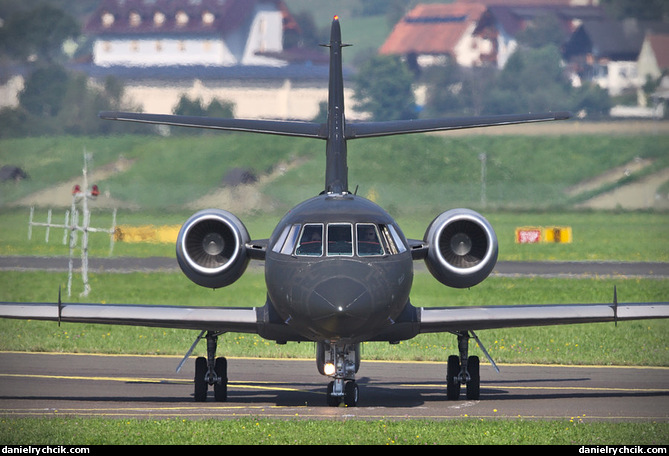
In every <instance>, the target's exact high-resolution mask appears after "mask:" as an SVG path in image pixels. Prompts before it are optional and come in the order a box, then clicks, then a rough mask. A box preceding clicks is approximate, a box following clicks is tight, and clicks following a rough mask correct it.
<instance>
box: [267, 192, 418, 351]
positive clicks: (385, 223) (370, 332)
mask: <svg viewBox="0 0 669 456" xmlns="http://www.w3.org/2000/svg"><path fill="white" fill-rule="evenodd" d="M265 261H266V263H265V280H266V284H267V291H268V298H269V300H270V302H271V304H272V305H273V306H274V309H275V310H276V311H277V313H278V314H279V316H280V317H281V319H282V320H283V321H284V322H286V323H287V325H288V326H289V327H290V328H291V329H292V330H293V331H294V332H296V333H298V334H300V335H301V336H302V337H304V338H306V339H307V340H315V341H328V342H337V343H355V342H360V341H364V340H370V339H373V338H374V336H375V335H377V334H378V333H380V332H382V331H383V329H384V328H386V327H389V326H390V325H392V324H393V322H394V319H396V318H397V316H398V315H400V313H401V312H402V310H403V309H404V308H405V306H406V305H407V304H408V301H409V292H410V290H411V285H412V282H413V261H412V257H411V253H410V251H409V249H408V246H407V242H406V239H405V237H404V235H403V233H402V232H401V231H400V229H399V227H398V226H397V224H396V223H395V221H394V220H393V218H392V217H391V216H390V215H389V214H388V213H387V212H386V211H384V210H383V209H382V208H381V207H379V206H378V205H376V204H375V203H373V202H371V201H369V200H367V199H365V198H362V197H360V196H355V195H352V194H348V193H345V194H325V195H320V196H317V197H315V198H312V199H309V200H307V201H305V202H304V203H302V204H300V205H298V206H296V207H295V208H294V209H292V210H291V211H290V212H288V214H287V215H286V216H285V217H284V218H283V219H282V220H281V221H280V222H279V224H278V225H277V228H276V229H275V230H274V233H273V234H272V236H271V238H270V240H269V245H268V248H267V253H266V259H265Z"/></svg>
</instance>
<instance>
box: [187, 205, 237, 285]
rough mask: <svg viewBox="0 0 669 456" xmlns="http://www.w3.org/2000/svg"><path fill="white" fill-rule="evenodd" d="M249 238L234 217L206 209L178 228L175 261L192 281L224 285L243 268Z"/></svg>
mask: <svg viewBox="0 0 669 456" xmlns="http://www.w3.org/2000/svg"><path fill="white" fill-rule="evenodd" d="M249 241H250V237H249V233H248V231H247V230H246V227H245V226H244V224H243V223H242V222H241V221H240V220H239V219H238V218H237V217H236V216H234V215H233V214H231V213H229V212H227V211H223V210H220V209H206V210H203V211H200V212H197V213H196V214H194V215H193V216H192V217H191V218H189V219H188V220H187V221H186V223H184V224H183V226H182V227H181V230H180V231H179V236H178V237H177V261H178V262H179V266H180V267H181V270H182V271H183V272H184V274H186V276H187V277H188V278H189V279H190V280H192V281H193V282H195V283H196V284H198V285H200V286H203V287H208V288H221V287H225V286H228V285H230V284H232V283H234V282H235V281H236V280H237V279H239V278H240V277H241V275H242V274H243V273H244V271H245V270H246V266H248V263H249V256H248V253H247V249H246V244H247V243H248V242H249Z"/></svg>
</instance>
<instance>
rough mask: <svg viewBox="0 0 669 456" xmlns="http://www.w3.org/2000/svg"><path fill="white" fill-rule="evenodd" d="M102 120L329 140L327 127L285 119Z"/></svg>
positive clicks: (117, 116) (105, 115)
mask: <svg viewBox="0 0 669 456" xmlns="http://www.w3.org/2000/svg"><path fill="white" fill-rule="evenodd" d="M99 117H100V118H101V119H105V120H122V121H126V122H139V123H150V124H159V125H171V126H175V127H194V128H209V129H214V130H229V131H244V132H249V133H265V134H270V135H283V136H299V137H304V138H317V139H326V138H327V134H326V131H325V126H324V125H322V124H319V123H313V122H296V121H284V120H259V119H226V118H220V117H200V116H177V115H168V114H143V113H133V112H115V111H103V112H101V113H100V114H99Z"/></svg>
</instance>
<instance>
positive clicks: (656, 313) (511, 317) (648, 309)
mask: <svg viewBox="0 0 669 456" xmlns="http://www.w3.org/2000/svg"><path fill="white" fill-rule="evenodd" d="M653 318H669V302H652V303H649V302H646V303H625V304H617V303H616V302H615V301H614V303H613V304H556V305H515V306H482V307H422V308H420V309H419V317H418V319H419V321H420V330H419V332H421V333H430V332H458V331H465V330H472V331H473V330H479V329H495V328H512V327H521V326H550V325H566V324H575V323H598V322H617V321H623V320H645V319H653Z"/></svg>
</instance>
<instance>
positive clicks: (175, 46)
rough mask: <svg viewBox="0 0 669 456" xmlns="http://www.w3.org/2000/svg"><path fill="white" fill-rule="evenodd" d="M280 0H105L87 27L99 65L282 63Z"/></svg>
mask: <svg viewBox="0 0 669 456" xmlns="http://www.w3.org/2000/svg"><path fill="white" fill-rule="evenodd" d="M292 26H294V21H293V20H292V18H291V16H290V14H289V13H288V11H287V9H286V7H285V5H284V4H283V2H282V1H280V0H103V1H102V2H101V4H100V6H99V7H98V9H97V10H96V11H95V12H94V13H93V14H92V15H91V17H90V18H89V20H88V22H87V23H86V25H85V27H84V32H85V33H86V34H87V35H90V36H93V37H94V38H93V39H94V42H93V63H94V64H95V65H98V66H141V67H146V66H175V65H213V66H235V65H260V66H282V65H285V64H286V62H285V61H283V60H281V59H280V58H277V57H276V56H277V54H280V53H281V52H282V51H283V32H284V28H286V27H292Z"/></svg>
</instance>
